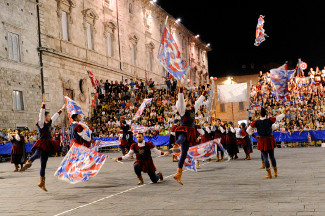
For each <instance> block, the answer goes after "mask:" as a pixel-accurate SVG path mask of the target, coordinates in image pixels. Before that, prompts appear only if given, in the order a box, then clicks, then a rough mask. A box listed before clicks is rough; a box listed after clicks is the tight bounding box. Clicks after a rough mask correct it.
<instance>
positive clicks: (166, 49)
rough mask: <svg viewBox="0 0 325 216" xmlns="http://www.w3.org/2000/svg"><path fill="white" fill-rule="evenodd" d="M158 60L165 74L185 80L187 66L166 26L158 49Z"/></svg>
mask: <svg viewBox="0 0 325 216" xmlns="http://www.w3.org/2000/svg"><path fill="white" fill-rule="evenodd" d="M158 60H159V61H160V63H161V64H162V65H163V67H164V68H165V69H166V70H167V72H169V73H170V74H171V75H173V76H174V77H175V78H176V79H178V80H181V79H182V78H183V79H184V78H185V75H186V71H187V70H188V68H189V65H188V63H187V61H186V60H185V59H183V57H182V54H181V52H180V51H179V49H178V46H177V44H176V41H175V40H174V38H173V36H172V34H170V33H169V31H168V29H167V27H166V26H165V28H164V32H163V34H162V39H161V42H160V46H159V49H158Z"/></svg>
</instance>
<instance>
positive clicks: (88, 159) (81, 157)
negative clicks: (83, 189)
mask: <svg viewBox="0 0 325 216" xmlns="http://www.w3.org/2000/svg"><path fill="white" fill-rule="evenodd" d="M106 158H107V156H106V155H104V154H101V153H99V152H97V151H94V150H92V149H89V148H87V147H85V146H82V145H79V144H77V143H74V144H73V145H72V146H71V148H70V150H69V151H68V153H67V154H66V156H65V157H64V159H63V160H62V162H61V165H60V167H59V168H58V169H57V171H56V172H55V173H54V176H57V177H58V178H59V179H60V180H63V181H67V182H69V183H71V184H76V183H79V182H83V181H87V180H89V179H90V178H92V177H94V176H96V175H97V174H98V172H99V170H100V169H101V167H102V166H103V164H104V163H105V160H106Z"/></svg>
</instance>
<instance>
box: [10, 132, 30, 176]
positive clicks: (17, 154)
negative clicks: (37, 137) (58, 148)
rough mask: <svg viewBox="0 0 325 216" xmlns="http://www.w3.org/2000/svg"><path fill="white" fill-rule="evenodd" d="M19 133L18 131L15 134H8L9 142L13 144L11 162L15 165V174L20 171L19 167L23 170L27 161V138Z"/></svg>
mask: <svg viewBox="0 0 325 216" xmlns="http://www.w3.org/2000/svg"><path fill="white" fill-rule="evenodd" d="M19 132H20V131H19V129H17V130H16V131H15V133H8V140H9V141H11V143H12V148H11V160H10V162H11V163H13V164H15V170H14V172H17V171H18V169H19V165H20V166H21V167H20V171H21V170H22V168H23V165H24V163H25V159H26V149H25V138H24V136H23V135H21V134H20V133H19Z"/></svg>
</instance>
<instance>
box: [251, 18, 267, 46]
mask: <svg viewBox="0 0 325 216" xmlns="http://www.w3.org/2000/svg"><path fill="white" fill-rule="evenodd" d="M265 37H268V36H267V34H265V30H264V16H263V15H260V17H259V18H258V21H257V26H256V35H255V43H254V45H255V46H259V45H260V44H261V43H262V42H263V41H265Z"/></svg>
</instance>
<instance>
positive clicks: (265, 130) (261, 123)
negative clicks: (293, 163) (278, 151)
mask: <svg viewBox="0 0 325 216" xmlns="http://www.w3.org/2000/svg"><path fill="white" fill-rule="evenodd" d="M266 114H267V112H266V110H265V109H264V108H261V118H260V119H258V120H255V121H253V122H252V123H251V125H250V126H249V127H248V128H247V133H248V134H249V135H253V128H256V129H257V133H258V136H255V135H253V137H255V138H257V139H258V141H257V149H258V150H260V151H261V153H262V157H263V160H264V164H265V168H266V172H267V174H266V176H264V178H272V174H271V169H270V162H269V157H270V160H271V163H272V167H273V169H274V177H277V176H278V169H277V166H276V160H275V157H274V148H276V142H275V139H274V136H273V132H272V125H273V124H274V123H275V122H277V121H280V120H281V119H282V118H284V117H285V115H284V114H281V115H278V116H277V117H270V118H267V115H266Z"/></svg>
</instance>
